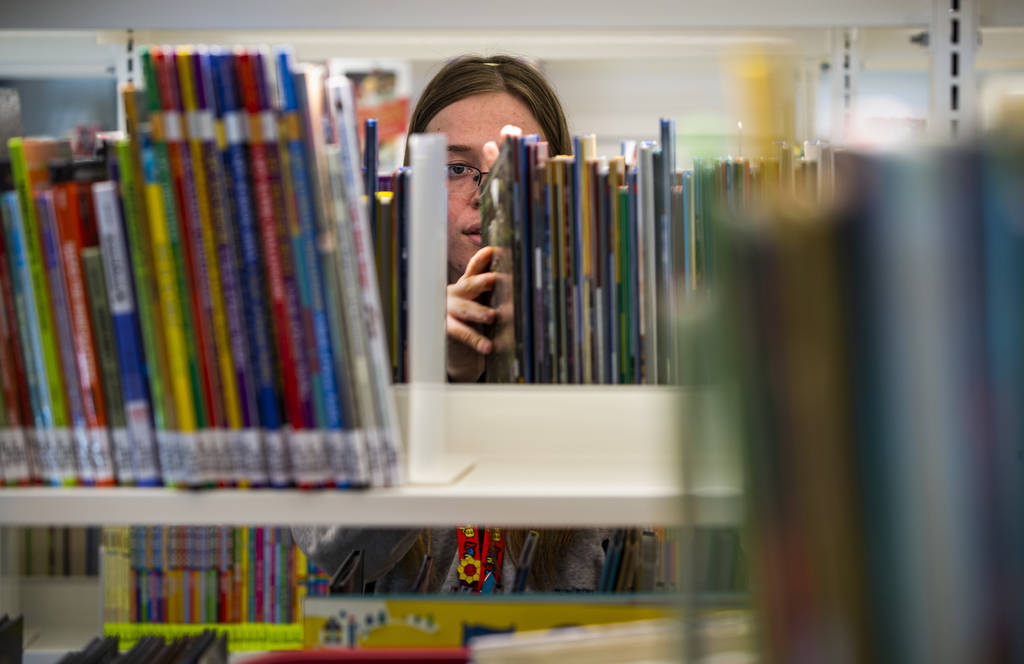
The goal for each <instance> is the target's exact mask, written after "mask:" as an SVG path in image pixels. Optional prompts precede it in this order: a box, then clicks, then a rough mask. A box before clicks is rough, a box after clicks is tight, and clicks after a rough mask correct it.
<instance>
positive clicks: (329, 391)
mask: <svg viewBox="0 0 1024 664" xmlns="http://www.w3.org/2000/svg"><path fill="white" fill-rule="evenodd" d="M277 65H278V80H279V83H280V88H281V92H282V94H281V106H282V109H283V118H282V135H283V139H284V142H285V146H286V152H285V155H286V156H287V169H286V172H287V174H288V177H287V178H285V182H286V183H287V184H288V185H290V186H289V187H287V188H288V189H290V191H289V192H286V193H288V194H289V195H288V197H287V198H288V203H289V205H290V206H291V207H292V208H293V211H292V213H291V214H290V215H289V220H290V221H291V222H292V223H291V228H290V229H289V232H290V235H291V238H292V250H293V256H294V258H293V261H294V265H295V276H296V285H297V287H298V291H299V299H300V303H301V319H302V322H303V340H304V341H303V346H304V347H305V348H307V349H311V352H309V353H308V359H309V368H310V371H309V380H310V383H311V388H312V400H313V415H314V417H313V421H312V422H311V426H315V427H316V428H317V429H319V430H320V431H321V432H323V434H324V435H330V434H327V433H326V432H327V431H331V432H338V431H339V430H340V429H341V425H342V419H341V409H340V404H339V395H338V386H337V379H336V376H335V372H334V357H333V354H332V352H331V339H330V333H329V330H328V320H327V309H326V304H325V301H324V288H323V275H322V273H321V269H320V262H319V258H318V256H317V251H316V232H317V230H316V227H317V221H316V209H317V205H316V201H315V200H314V191H313V187H312V184H313V182H312V177H311V174H310V171H309V159H308V155H307V153H306V150H307V147H306V146H307V144H308V143H307V141H306V140H305V136H304V126H303V122H302V118H303V116H302V113H301V111H300V107H299V99H298V95H297V90H296V85H295V80H294V79H293V76H292V65H291V56H290V54H289V53H288V52H287V51H284V50H282V51H279V52H278V54H277ZM300 80H301V79H300ZM303 447H304V448H305V449H304V450H302V452H303V454H302V457H300V458H305V460H306V463H305V464H304V465H305V473H304V476H302V477H300V473H299V465H298V464H297V466H296V481H297V482H298V483H299V485H300V486H318V485H324V484H327V483H328V482H329V481H330V480H331V477H330V472H329V469H330V465H329V464H328V462H327V457H326V449H325V447H324V439H323V438H322V437H321V434H319V433H317V434H315V435H314V437H313V439H312V440H307V441H305V443H304V445H303Z"/></svg>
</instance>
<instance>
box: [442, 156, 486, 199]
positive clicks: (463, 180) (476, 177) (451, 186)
mask: <svg viewBox="0 0 1024 664" xmlns="http://www.w3.org/2000/svg"><path fill="white" fill-rule="evenodd" d="M446 170H447V173H448V193H450V194H456V195H459V196H469V195H471V194H474V193H476V192H477V191H478V190H479V189H480V185H481V183H482V182H483V181H484V176H485V175H487V173H488V171H481V170H480V169H479V168H477V167H476V166H470V165H469V164H448V168H447V169H446Z"/></svg>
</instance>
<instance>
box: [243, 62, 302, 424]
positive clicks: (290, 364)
mask: <svg viewBox="0 0 1024 664" xmlns="http://www.w3.org/2000/svg"><path fill="white" fill-rule="evenodd" d="M237 67H238V82H239V87H240V88H241V97H242V103H243V105H244V106H245V110H246V113H247V114H248V115H249V130H250V142H249V156H250V164H251V166H252V186H253V195H254V198H255V202H256V219H257V221H258V223H259V227H260V245H261V248H262V249H263V262H264V265H265V266H266V270H267V272H266V274H267V288H268V291H269V293H270V304H271V311H272V312H273V325H274V336H275V339H276V346H277V355H278V367H279V368H280V373H281V383H282V388H283V396H284V408H285V414H286V417H287V419H288V422H289V424H291V426H292V428H293V429H303V428H308V427H309V426H311V425H312V421H311V419H307V418H306V416H305V415H306V413H305V409H304V407H303V406H304V404H303V396H302V391H303V390H308V389H309V381H308V380H301V379H300V374H303V375H304V372H303V370H302V369H303V362H302V359H303V357H302V354H301V348H302V346H301V343H297V342H296V339H295V338H294V335H293V325H292V321H293V320H297V312H298V306H299V298H298V296H297V294H293V295H294V296H290V295H289V289H288V287H287V286H286V282H287V281H288V279H289V277H291V279H294V274H292V272H293V271H292V263H291V255H290V252H288V253H286V252H284V251H282V249H281V247H282V239H283V238H282V230H283V231H284V234H285V239H286V238H287V224H286V218H285V215H286V210H285V205H284V197H283V194H282V192H281V186H280V182H281V181H280V152H279V147H278V142H277V120H276V118H275V117H274V115H273V111H271V110H270V108H269V104H267V103H266V101H265V100H264V99H261V93H260V84H261V83H263V82H264V81H263V72H262V64H261V62H260V59H259V56H258V55H256V54H253V53H245V52H243V53H240V54H239V55H238V59H237ZM299 333H300V334H301V325H300V327H299Z"/></svg>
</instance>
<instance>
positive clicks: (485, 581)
mask: <svg viewBox="0 0 1024 664" xmlns="http://www.w3.org/2000/svg"><path fill="white" fill-rule="evenodd" d="M458 533H459V589H460V590H462V591H466V592H474V593H478V592H481V591H482V592H485V593H486V592H492V591H493V590H494V588H495V586H497V585H498V584H499V583H500V581H501V560H502V557H503V556H504V553H505V536H504V534H503V533H502V532H501V529H500V528H477V527H476V526H459V527H458Z"/></svg>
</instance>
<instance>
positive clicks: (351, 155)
mask: <svg viewBox="0 0 1024 664" xmlns="http://www.w3.org/2000/svg"><path fill="white" fill-rule="evenodd" d="M328 107H329V108H330V109H332V113H333V118H332V122H331V128H332V131H333V138H334V141H335V143H336V144H337V146H338V148H339V151H338V153H337V154H338V161H339V164H338V165H339V166H340V176H341V177H340V180H341V184H342V186H343V191H344V192H345V196H344V198H343V199H342V200H343V201H344V202H345V205H346V207H347V210H346V212H347V220H348V228H347V229H345V230H339V236H340V235H345V234H346V232H347V233H348V234H350V237H351V247H350V248H351V250H352V258H353V259H354V260H353V267H355V274H351V273H350V274H349V276H350V277H352V278H354V279H355V280H356V283H357V284H358V286H359V291H360V295H361V304H362V316H361V317H359V319H357V320H356V321H353V322H355V323H356V324H357V325H358V326H359V329H360V330H361V331H364V333H365V337H366V340H365V351H366V361H367V363H368V364H367V370H368V376H367V378H368V380H369V383H370V388H371V394H370V397H371V398H370V400H369V401H370V409H369V413H368V415H370V417H368V418H367V419H366V420H365V422H366V425H368V429H367V430H366V431H365V433H366V435H367V441H368V443H367V449H368V451H369V458H370V471H371V473H372V474H373V475H374V476H373V480H374V481H375V484H378V485H384V486H393V485H396V484H400V483H401V481H402V462H401V459H400V451H399V448H400V442H399V433H398V424H397V421H398V420H397V415H396V411H395V404H394V397H393V395H392V393H391V389H390V380H389V377H390V370H389V369H390V363H389V361H388V356H387V341H386V338H385V333H384V330H383V329H382V322H383V318H382V315H381V305H380V295H379V292H378V290H377V274H376V269H375V266H374V261H373V249H372V247H373V238H372V235H371V233H370V227H369V222H368V220H367V215H366V206H365V205H363V204H362V180H361V178H360V168H359V145H358V140H357V136H356V124H355V108H354V102H353V95H352V84H351V81H349V80H348V79H347V78H345V77H334V78H332V79H330V80H329V81H328Z"/></svg>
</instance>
